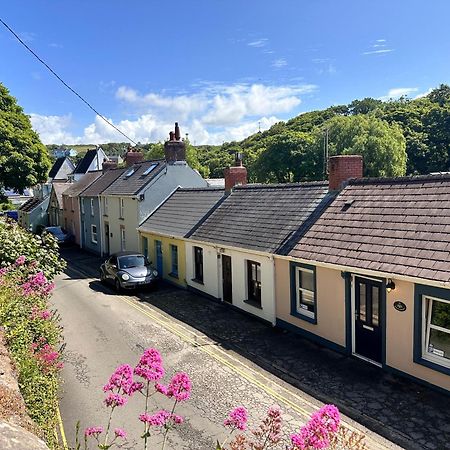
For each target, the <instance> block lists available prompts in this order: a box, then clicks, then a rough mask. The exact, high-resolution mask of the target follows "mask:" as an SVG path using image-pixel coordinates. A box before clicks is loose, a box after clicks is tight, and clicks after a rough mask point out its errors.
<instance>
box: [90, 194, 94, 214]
mask: <svg viewBox="0 0 450 450" xmlns="http://www.w3.org/2000/svg"><path fill="white" fill-rule="evenodd" d="M93 215H94V199H93V198H91V216H93Z"/></svg>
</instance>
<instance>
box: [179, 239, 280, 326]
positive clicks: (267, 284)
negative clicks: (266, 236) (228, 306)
mask: <svg viewBox="0 0 450 450" xmlns="http://www.w3.org/2000/svg"><path fill="white" fill-rule="evenodd" d="M194 246H198V247H201V248H203V270H204V276H203V279H204V284H201V283H198V282H196V281H194V280H193V278H194ZM222 254H224V255H229V256H231V273H232V293H233V303H232V304H233V305H234V306H236V307H237V308H239V309H242V310H244V311H246V312H248V313H250V314H253V315H255V316H258V317H260V318H261V319H264V320H267V321H269V322H271V323H272V324H275V285H274V261H273V258H272V257H271V256H270V255H267V256H266V255H263V254H256V253H251V252H245V251H241V250H237V249H234V248H233V249H232V248H224V247H221V246H218V247H214V246H210V245H205V244H201V243H195V241H190V240H186V279H187V284H188V285H189V286H192V287H194V288H195V289H197V290H200V291H202V292H204V293H206V294H208V295H211V296H212V297H215V298H218V299H222V262H221V258H220V255H222ZM218 256H219V257H218ZM247 260H251V261H255V262H259V263H260V264H261V308H258V307H256V306H253V305H251V304H249V303H247V302H246V300H247V299H248V292H247Z"/></svg>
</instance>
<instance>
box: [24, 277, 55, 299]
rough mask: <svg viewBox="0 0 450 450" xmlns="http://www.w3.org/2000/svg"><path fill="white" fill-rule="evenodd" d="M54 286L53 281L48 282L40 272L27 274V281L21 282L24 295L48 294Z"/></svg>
mask: <svg viewBox="0 0 450 450" xmlns="http://www.w3.org/2000/svg"><path fill="white" fill-rule="evenodd" d="M53 288H54V284H53V283H49V281H48V280H47V278H46V277H45V275H44V274H43V273H42V272H38V273H36V274H33V275H28V278H27V281H25V283H23V284H22V291H23V293H24V294H25V295H33V294H40V295H48V294H49V293H50V292H51V290H52V289H53Z"/></svg>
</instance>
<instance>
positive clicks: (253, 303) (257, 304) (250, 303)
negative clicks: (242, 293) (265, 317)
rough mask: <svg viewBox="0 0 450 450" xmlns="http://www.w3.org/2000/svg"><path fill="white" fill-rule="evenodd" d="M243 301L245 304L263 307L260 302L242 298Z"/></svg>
mask: <svg viewBox="0 0 450 450" xmlns="http://www.w3.org/2000/svg"><path fill="white" fill-rule="evenodd" d="M244 303H247V305H250V306H253V307H254V308H258V309H263V308H262V306H261V303H258V302H257V301H255V300H251V299H247V300H244Z"/></svg>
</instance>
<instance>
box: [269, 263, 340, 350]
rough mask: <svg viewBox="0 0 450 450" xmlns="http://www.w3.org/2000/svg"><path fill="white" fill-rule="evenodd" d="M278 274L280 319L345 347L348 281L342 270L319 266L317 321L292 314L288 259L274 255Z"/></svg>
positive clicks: (277, 295)
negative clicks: (345, 280)
mask: <svg viewBox="0 0 450 450" xmlns="http://www.w3.org/2000/svg"><path fill="white" fill-rule="evenodd" d="M275 274H276V278H275V298H276V317H277V319H281V320H283V321H284V322H287V323H289V324H291V325H294V326H295V327H298V328H299V329H301V330H305V331H307V332H310V333H313V334H314V335H316V336H319V337H321V338H323V339H326V340H327V341H330V342H332V343H334V344H337V345H340V346H342V347H345V345H346V342H345V325H346V324H345V283H344V280H343V279H342V277H341V272H340V271H338V270H333V269H327V268H323V267H316V290H317V310H316V318H317V323H316V324H314V323H310V322H308V321H306V320H303V319H301V318H299V317H296V316H293V315H292V314H291V279H290V267H289V261H288V260H286V259H280V258H275Z"/></svg>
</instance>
